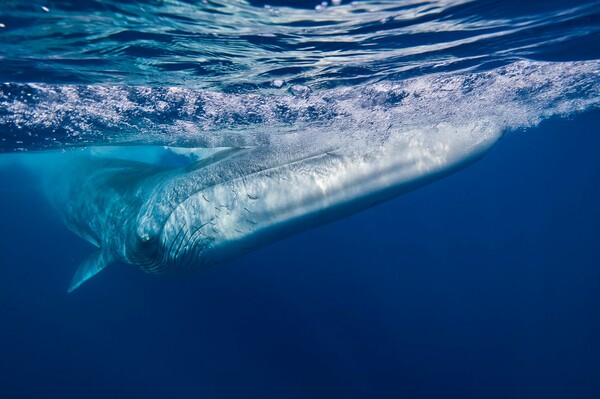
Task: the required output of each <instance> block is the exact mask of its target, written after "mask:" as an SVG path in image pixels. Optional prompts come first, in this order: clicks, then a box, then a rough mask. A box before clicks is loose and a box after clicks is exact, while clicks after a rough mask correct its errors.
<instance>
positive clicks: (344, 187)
mask: <svg viewBox="0 0 600 399" xmlns="http://www.w3.org/2000/svg"><path fill="white" fill-rule="evenodd" d="M501 135H502V131H501V129H499V128H495V127H494V126H491V125H486V124H485V123H483V122H481V123H479V124H478V123H472V124H470V125H468V126H451V125H447V126H438V127H436V128H435V129H432V130H431V131H429V132H426V134H425V133H424V132H421V131H416V130H415V131H410V129H408V130H405V131H402V132H388V134H386V135H381V134H380V133H377V134H375V133H369V132H362V133H361V134H357V133H354V134H352V135H349V136H348V137H343V138H342V139H340V137H339V136H338V137H337V138H336V140H332V139H330V137H332V136H333V135H327V134H323V136H322V137H313V140H307V139H306V137H303V136H301V135H297V136H296V135H294V134H289V135H282V136H281V137H277V136H274V137H273V138H272V139H271V141H270V142H269V143H267V144H265V145H261V146H257V147H250V148H223V149H220V150H216V151H213V152H212V154H211V155H210V156H206V157H204V158H202V159H200V160H197V161H196V162H193V163H190V164H188V165H185V166H177V167H169V166H165V165H161V164H155V163H147V162H140V161H134V160H127V159H117V158H110V157H106V156H104V157H98V156H93V155H82V154H79V155H77V154H76V155H74V156H73V158H72V159H69V161H68V162H65V163H64V164H63V166H61V167H59V168H57V170H58V173H55V175H54V177H53V178H51V179H49V183H48V192H49V198H50V199H51V202H52V203H53V204H54V206H55V207H56V208H57V209H58V211H59V212H60V213H61V215H62V217H63V219H64V221H65V223H66V225H67V226H68V227H69V228H70V229H71V230H72V231H73V232H75V233H76V234H78V235H79V236H80V237H82V238H84V239H86V240H87V241H89V242H91V243H92V244H94V245H95V246H97V247H98V250H97V251H96V252H95V253H93V254H92V255H91V256H89V257H88V258H87V259H86V260H85V261H84V262H83V263H82V264H81V265H80V267H79V268H78V270H77V271H76V273H75V275H74V277H73V279H72V281H71V284H70V287H69V292H70V291H72V290H74V289H76V288H77V287H79V286H80V285H81V284H82V283H83V282H85V281H86V280H88V279H90V278H91V277H92V276H94V275H95V274H97V273H98V272H99V271H101V270H102V269H104V268H105V267H106V266H108V265H110V264H112V263H122V264H129V265H134V266H136V267H138V268H140V269H141V270H143V271H145V272H148V273H153V274H182V273H188V272H191V271H194V270H202V269H205V268H207V267H209V266H212V265H215V264H218V263H221V262H225V261H229V260H231V259H233V258H236V257H238V256H240V255H242V254H244V253H247V252H248V251H251V250H252V249H254V248H257V247H259V246H262V245H265V244H268V243H270V242H273V241H276V240H278V239H281V238H283V237H287V236H289V235H291V234H294V233H298V232H301V231H303V230H306V229H309V228H312V227H315V226H318V225H321V224H324V223H328V222H331V221H334V220H336V219H339V218H342V217H344V216H347V215H350V214H352V213H355V212H358V211H361V210H363V209H366V208H368V207H370V206H372V205H374V204H377V203H380V202H382V201H385V200H388V199H390V198H393V197H395V196H397V195H399V194H402V193H405V192H407V191H410V190H412V189H414V188H417V187H419V186H422V185H423V184H426V183H428V182H431V181H433V180H435V179H437V178H440V177H442V176H444V175H447V174H449V173H451V172H453V171H455V170H457V169H459V168H461V167H463V166H465V165H467V164H469V163H471V162H473V161H475V160H476V159H478V158H479V157H481V156H482V154H484V153H485V152H486V151H487V150H488V149H489V148H490V147H491V146H492V145H493V144H494V143H495V142H496V141H497V140H498V139H499V138H500V137H501ZM342 136H343V135H342Z"/></svg>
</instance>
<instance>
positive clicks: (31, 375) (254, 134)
mask: <svg viewBox="0 0 600 399" xmlns="http://www.w3.org/2000/svg"><path fill="white" fill-rule="evenodd" d="M206 3H207V4H206ZM206 3H203V2H194V1H185V2H166V1H165V2H163V1H144V2H112V1H100V0H97V1H87V2H69V1H46V2H40V3H31V2H22V1H14V0H10V1H7V2H3V4H2V5H0V24H2V25H0V26H3V27H2V28H0V46H1V47H0V81H3V82H7V83H6V84H3V85H0V139H1V140H2V141H1V142H0V148H1V149H2V152H5V153H13V152H23V151H26V152H39V151H41V152H43V151H45V150H46V149H50V148H52V149H59V150H65V149H67V148H72V147H81V146H84V147H85V146H89V145H104V144H109V143H120V144H131V143H135V144H138V145H139V144H141V145H150V144H160V145H169V144H171V145H173V144H178V145H184V146H186V145H187V146H188V147H191V146H208V147H210V146H222V145H265V144H264V143H268V140H269V138H270V137H271V136H272V135H280V134H284V133H285V132H288V131H295V130H297V129H302V130H303V131H306V132H308V133H305V134H307V135H308V137H312V136H310V135H309V134H312V133H313V132H321V131H323V130H325V131H328V130H329V131H331V132H332V134H333V135H335V134H336V130H335V129H332V125H333V126H336V127H339V126H344V127H345V128H348V129H350V128H351V126H360V127H361V128H363V127H364V126H365V124H367V125H369V126H372V129H376V131H377V129H379V126H378V123H377V122H379V124H383V123H384V122H385V125H386V126H388V124H389V125H390V126H392V125H393V126H405V125H406V124H409V125H410V126H417V127H418V128H419V129H421V130H423V131H426V130H427V129H428V128H429V127H432V126H437V124H439V123H441V121H446V120H449V118H452V119H451V120H459V121H461V122H464V123H466V122H472V121H473V120H478V121H481V120H483V121H489V123H491V124H493V125H494V126H500V127H501V128H502V129H503V130H504V131H506V133H505V134H504V137H503V138H502V139H501V140H500V141H499V142H498V143H497V144H496V145H495V146H494V147H493V148H492V149H491V151H490V153H489V154H487V155H486V156H485V157H483V158H482V159H481V160H480V161H478V162H477V163H475V164H473V165H471V166H469V167H468V168H466V169H464V170H462V171H460V172H458V173H456V174H453V175H451V176H448V177H446V178H444V179H442V180H440V181H437V182H435V183H433V184H430V185H428V186H425V187H423V188H420V189H418V190H416V191H413V192H410V193H408V194H406V195H404V196H401V197H398V198H396V199H394V200H392V201H390V202H387V203H384V204H381V205H379V206H377V207H374V208H371V209H369V210H367V211H365V212H362V213H359V214H356V215H354V216H351V217H349V218H346V219H343V220H341V221H338V222H335V223H332V224H328V225H326V226H323V227H320V228H318V229H313V230H309V231H306V232H304V233H302V234H300V235H296V236H293V237H291V238H287V239H285V240H282V241H279V242H276V243H273V244H272V245H270V246H266V247H264V248H261V249H259V250H257V251H255V252H253V253H250V254H248V255H246V256H244V257H242V258H240V259H238V260H235V261H233V262H231V263H228V264H226V265H219V266H218V267H213V268H211V269H209V270H207V271H205V272H203V273H200V274H197V275H192V276H189V277H184V278H180V277H178V278H156V277H153V276H149V275H146V274H144V273H142V272H140V271H139V270H137V269H135V268H133V267H128V266H125V265H117V266H118V267H117V266H115V267H109V268H107V269H106V270H104V271H103V272H102V273H100V274H98V275H97V276H96V277H94V279H93V280H92V281H90V282H89V283H87V284H86V285H85V286H83V287H81V288H80V289H78V290H77V291H75V292H74V293H72V294H67V292H66V288H67V285H68V281H69V279H70V277H71V275H72V274H73V272H74V270H75V269H76V268H77V266H78V265H79V263H80V262H81V261H82V260H83V259H84V258H85V257H86V256H88V254H89V253H90V252H91V251H92V246H91V245H90V244H88V243H86V242H84V241H83V240H82V239H81V238H79V237H77V236H76V235H74V234H73V233H71V232H70V231H68V230H67V229H66V228H65V227H64V224H63V222H62V220H61V218H60V217H59V215H58V213H57V212H56V211H55V210H54V209H53V208H52V206H50V205H49V204H48V202H47V200H46V196H45V194H44V192H43V190H42V189H41V188H40V185H41V183H40V181H39V176H37V175H36V173H35V171H32V170H31V169H29V168H27V167H25V166H24V164H23V163H22V162H19V156H15V155H11V156H10V157H9V156H8V155H6V154H3V155H0V157H2V158H0V396H1V397H6V398H71V397H72V398H81V397H86V398H87V397H90V398H105V397H107V396H108V397H111V396H112V397H116V398H121V397H123V398H125V397H126V398H131V397H151V398H162V397H176V398H177V397H204V398H271V397H272V398H307V397H323V398H332V397H333V398H354V397H356V398H364V397H370V398H399V397H404V398H544V399H546V398H582V399H583V398H585V399H587V398H597V397H600V378H599V377H598V376H599V375H600V343H599V341H598V336H600V318H599V317H598V314H600V210H599V208H598V205H597V204H599V203H600V186H599V185H598V181H600V158H599V157H598V148H600V136H599V135H598V132H599V130H598V126H600V112H599V107H598V92H599V88H600V77H598V71H599V68H598V62H599V61H598V60H600V54H599V52H598V51H599V49H600V41H599V36H598V35H599V32H600V23H599V22H600V21H599V17H598V16H599V15H600V8H599V7H600V6H599V5H598V4H597V3H596V2H592V1H587V2H586V1H581V2H573V1H552V2H544V3H543V4H540V2H535V1H530V2H526V1H520V2H512V1H508V2H507V1H504V2H499V1H498V2H496V1H482V2H466V1H465V2H463V1H439V2H418V1H407V2H402V1H396V2H368V1H364V2H357V4H355V5H354V6H351V5H349V4H346V5H343V6H339V8H336V6H332V5H329V7H328V8H327V9H325V10H322V11H319V12H317V11H316V10H315V9H314V7H315V5H317V3H315V4H312V3H310V4H308V2H302V4H299V2H293V1H270V2H268V4H269V5H271V6H273V8H265V7H264V6H265V4H263V2H258V1H249V2H247V3H246V2H233V1H231V2H213V1H208V2H206ZM42 7H46V8H47V9H48V10H49V11H48V12H46V11H45V10H43V9H42ZM273 10H274V11H273ZM273 18H274V19H273ZM382 21H384V22H382ZM267 27H270V28H269V29H267ZM336 57H337V58H336ZM515 62H517V64H515ZM573 62H575V63H576V64H572V63H573ZM540 63H541V64H540ZM515 65H516V66H515ZM503 68H505V69H503ZM506 68H508V69H506ZM507 71H508V72H507ZM446 76H450V77H454V78H452V79H455V80H452V82H460V84H459V85H457V86H452V85H450V84H449V83H448V82H449V81H448V80H445V79H446ZM504 77H507V78H506V80H502V79H504ZM411 79H412V80H411ZM275 80H281V81H283V82H282V84H283V86H282V87H276V86H279V83H278V82H275ZM423 82H425V83H426V84H423ZM377 84H378V85H382V86H376V87H377V88H378V89H373V86H371V85H377ZM88 85H90V86H88ZM294 85H302V86H294ZM172 87H177V88H179V89H180V90H183V91H184V94H180V93H181V92H177V93H178V94H177V95H173V94H172V93H171V92H168V90H169V89H168V88H172ZM292 87H295V89H292ZM303 87H307V88H308V90H310V91H311V94H310V95H308V97H306V96H305V95H304V94H302V88H303ZM382 87H383V88H382ZM427 88H434V89H435V90H433V89H432V90H430V91H428V90H427ZM299 91H300V92H299ZM382 92H383V93H386V94H385V95H382V94H381V93H382ZM28 94H31V96H28ZM357 98H360V100H356V101H354V100H355V99H357ZM349 99H350V100H349ZM191 103H193V104H196V105H197V104H200V103H201V104H200V105H197V107H196V108H194V110H193V111H185V112H184V111H181V109H185V105H186V104H187V105H189V104H191ZM240 104H243V105H244V106H245V107H246V108H244V107H241V105H240ZM349 104H351V105H349ZM215 109H217V110H218V112H216V111H215ZM274 109H275V110H280V111H281V110H283V111H281V113H275V114H274V113H273V112H272V111H273V110H274ZM433 111H436V112H433ZM273 115H275V116H273ZM374 115H375V116H376V117H374ZM384 118H389V119H384ZM332 121H333V122H332ZM372 121H376V123H374V124H373V123H372ZM407 121H408V122H407ZM341 122H343V123H345V124H346V125H343V124H342V125H339V123H341ZM409 122H410V123H409ZM403 123H404V125H403ZM190 124H193V125H194V126H201V129H200V131H199V132H198V131H196V130H191V128H190V126H189V125H190ZM336 124H337V125H336ZM341 130H342V129H341V128H340V131H341ZM384 130H385V129H384ZM421 130H419V131H421ZM282 132H283V133H282ZM55 156H60V152H59V153H58V154H55Z"/></svg>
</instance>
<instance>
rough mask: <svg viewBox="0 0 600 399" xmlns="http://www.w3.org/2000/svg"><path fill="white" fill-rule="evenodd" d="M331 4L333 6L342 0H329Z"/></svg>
mask: <svg viewBox="0 0 600 399" xmlns="http://www.w3.org/2000/svg"><path fill="white" fill-rule="evenodd" d="M331 4H332V5H334V6H339V5H342V0H331Z"/></svg>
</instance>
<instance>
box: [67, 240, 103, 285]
mask: <svg viewBox="0 0 600 399" xmlns="http://www.w3.org/2000/svg"><path fill="white" fill-rule="evenodd" d="M109 263H110V262H109V261H108V260H107V257H106V256H105V255H104V254H103V252H102V251H101V250H98V251H96V252H94V253H93V254H91V255H90V256H88V257H87V259H86V260H84V261H83V262H82V263H81V264H80V265H79V267H78V268H77V271H75V274H74V275H73V278H72V279H71V283H70V284H69V292H73V291H74V290H75V289H76V288H78V287H79V286H80V285H81V284H83V283H85V282H86V281H87V280H89V279H91V278H92V277H94V276H95V275H96V274H98V273H100V271H101V270H102V269H104V268H105V267H106V266H108V265H109Z"/></svg>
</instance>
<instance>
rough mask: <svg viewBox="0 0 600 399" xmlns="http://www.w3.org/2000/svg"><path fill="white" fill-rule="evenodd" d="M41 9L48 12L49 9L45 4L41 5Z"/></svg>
mask: <svg viewBox="0 0 600 399" xmlns="http://www.w3.org/2000/svg"><path fill="white" fill-rule="evenodd" d="M42 11H44V12H50V9H49V8H48V7H46V6H42Z"/></svg>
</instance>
